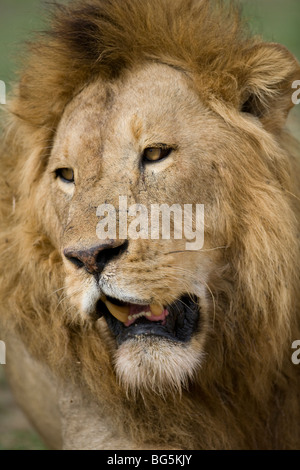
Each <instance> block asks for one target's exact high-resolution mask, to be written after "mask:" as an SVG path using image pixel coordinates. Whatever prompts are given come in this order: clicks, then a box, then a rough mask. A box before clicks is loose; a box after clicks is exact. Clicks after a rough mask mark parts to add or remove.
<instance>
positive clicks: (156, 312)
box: [97, 295, 200, 345]
mask: <svg viewBox="0 0 300 470" xmlns="http://www.w3.org/2000/svg"><path fill="white" fill-rule="evenodd" d="M97 314H98V316H99V317H100V316H104V318H105V319H106V322H107V324H108V327H109V328H110V330H111V332H112V333H113V334H114V336H115V337H116V340H117V343H118V344H119V345H120V344H121V343H123V342H124V341H126V340H128V339H132V338H135V337H137V336H140V335H144V336H162V337H165V338H168V339H169V340H172V341H176V342H187V341H189V340H190V339H191V336H192V334H193V333H194V332H195V331H196V329H197V326H198V323H199V317H200V310H199V305H198V303H197V299H196V298H194V297H191V296H188V295H185V296H182V297H181V298H180V299H178V300H176V301H175V302H173V303H172V304H170V305H166V306H164V307H159V306H157V305H138V304H130V303H125V302H121V301H119V300H117V299H114V298H112V297H108V296H103V297H102V299H101V300H99V301H98V302H97Z"/></svg>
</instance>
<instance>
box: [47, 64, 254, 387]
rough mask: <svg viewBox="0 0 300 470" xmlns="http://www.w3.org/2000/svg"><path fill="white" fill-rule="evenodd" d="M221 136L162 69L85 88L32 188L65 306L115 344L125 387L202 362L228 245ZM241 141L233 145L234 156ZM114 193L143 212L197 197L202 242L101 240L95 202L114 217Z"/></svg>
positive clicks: (159, 380) (181, 378) (171, 381)
mask: <svg viewBox="0 0 300 470" xmlns="http://www.w3.org/2000/svg"><path fill="white" fill-rule="evenodd" d="M249 119H250V118H249ZM230 132H233V131H230V130H229V129H225V126H224V125H223V124H222V121H221V119H220V117H218V116H217V115H215V114H214V113H213V112H212V111H210V110H209V109H208V108H207V107H205V106H204V105H203V104H202V103H201V101H200V99H199V97H198V95H197V94H196V92H195V91H194V89H193V84H192V81H191V80H190V79H189V78H188V77H187V76H186V75H185V74H184V73H182V72H181V71H177V70H175V69H172V68H171V67H168V66H165V65H162V64H151V65H146V66H144V67H142V68H140V69H139V70H138V71H135V73H132V72H128V73H127V74H126V76H125V77H123V78H122V79H119V80H118V81H115V82H113V83H112V82H110V83H105V82H104V81H100V80H99V81H97V82H94V83H92V84H90V85H89V86H87V87H86V88H85V89H84V90H82V91H81V92H80V94H78V95H77V97H76V98H75V99H74V100H73V101H72V102H71V103H70V104H69V105H68V107H67V108H66V110H65V113H64V115H63V118H62V120H61V122H60V125H59V128H58V131H57V135H56V138H55V142H54V146H53V151H52V154H51V157H50V161H49V165H48V171H47V173H46V174H45V176H44V179H43V181H42V182H41V184H43V185H47V186H48V187H49V191H50V193H51V198H52V201H53V205H54V208H55V212H56V217H57V222H56V225H55V228H54V226H53V229H52V230H53V233H52V238H53V240H54V241H55V243H56V244H57V248H58V249H59V251H60V252H61V254H62V257H63V260H64V267H65V273H66V278H65V279H66V280H65V285H66V290H67V298H68V302H69V303H70V306H72V308H71V310H70V311H72V312H73V314H74V312H78V313H79V314H80V315H81V317H82V318H83V319H87V320H88V319H90V320H91V321H97V322H98V325H99V328H101V329H102V330H107V331H108V332H109V335H110V337H111V338H113V339H115V341H114V342H111V344H113V346H112V347H111V350H112V356H113V361H114V362H115V366H116V371H117V374H118V376H119V378H120V379H121V381H123V383H124V385H125V386H126V387H127V388H132V389H135V388H138V387H139V386H143V387H146V388H147V387H151V388H152V389H156V390H162V389H166V387H168V386H173V387H175V388H179V387H180V386H181V385H182V384H183V383H185V382H186V380H187V379H190V378H192V376H193V374H194V373H195V370H196V369H198V368H199V367H200V366H201V362H202V360H203V358H204V357H205V335H206V330H207V328H208V326H209V321H210V320H212V319H213V316H214V299H213V295H212V292H211V289H210V287H209V286H210V285H212V283H213V282H214V281H213V279H214V278H217V276H218V272H219V271H221V269H222V268H223V265H224V261H223V258H222V252H223V250H222V246H221V245H224V244H226V242H227V241H226V239H224V234H223V232H222V221H221V219H220V218H219V219H218V217H219V212H218V211H220V210H221V209H220V207H219V206H220V199H221V197H222V194H221V192H220V191H221V190H220V187H221V186H222V188H223V189H222V191H224V192H225V194H226V192H228V191H234V187H233V185H232V187H231V188H227V187H226V183H224V182H223V184H222V185H221V184H220V180H219V177H220V176H219V172H216V165H221V166H222V165H223V167H224V168H226V166H227V165H228V164H229V162H226V158H228V156H229V155H230V152H229V151H228V149H227V151H226V152H224V148H226V139H227V138H228V135H229V134H230ZM216 136H218V138H216ZM240 145H242V144H238V143H237V144H236V146H235V147H232V149H230V150H231V152H238V151H242V150H241V147H240ZM244 145H246V144H244ZM224 155H225V156H224ZM226 155H227V157H226ZM216 161H217V162H218V164H217V163H216ZM224 174H225V173H224ZM224 180H226V177H225V176H224ZM120 196H122V197H126V198H127V205H128V207H129V206H131V205H133V204H142V205H144V206H146V207H147V208H148V209H149V210H150V207H151V205H152V204H167V205H169V206H172V205H173V204H180V205H181V206H182V207H183V205H184V204H192V205H196V204H204V206H205V244H204V247H203V249H202V250H198V251H192V250H191V251H188V250H186V242H187V240H186V239H185V238H184V236H183V237H182V239H176V238H174V237H172V236H171V237H170V240H165V239H151V236H148V238H145V239H136V240H134V239H130V237H128V240H125V239H118V237H116V238H115V239H106V240H105V239H99V237H98V236H97V231H96V230H97V224H98V223H99V217H98V216H97V208H98V207H99V206H100V205H102V204H111V205H112V206H113V207H114V208H116V219H117V222H118V223H119V222H120V217H121V212H120V211H119V210H118V208H119V203H120V200H119V197H120ZM227 199H228V198H227ZM229 217H230V215H229V212H228V218H229ZM216 219H217V220H218V221H219V223H218V224H216V223H215V221H216ZM227 222H228V220H227ZM57 225H58V226H59V231H58V232H59V236H57ZM216 225H218V227H219V231H217V230H216V229H215V230H214V231H213V230H212V227H214V226H216ZM48 230H49V228H48ZM223 248H224V247H223ZM75 315H76V313H75Z"/></svg>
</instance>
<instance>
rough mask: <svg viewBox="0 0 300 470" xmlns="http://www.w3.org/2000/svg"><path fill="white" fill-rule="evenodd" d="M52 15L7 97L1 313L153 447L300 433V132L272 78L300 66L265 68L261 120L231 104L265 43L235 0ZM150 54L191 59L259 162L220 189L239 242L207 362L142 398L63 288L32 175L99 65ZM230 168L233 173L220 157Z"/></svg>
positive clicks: (110, 6) (194, 72) (80, 7)
mask: <svg viewBox="0 0 300 470" xmlns="http://www.w3.org/2000/svg"><path fill="white" fill-rule="evenodd" d="M212 4H213V6H214V7H213V8H212ZM51 24H52V26H51V29H50V31H49V32H47V33H43V34H41V35H39V37H38V38H36V40H35V41H34V42H33V43H32V44H31V46H30V55H29V58H28V57H27V58H26V66H25V67H24V70H23V72H22V74H21V79H20V83H19V85H18V86H16V87H15V90H14V93H13V96H12V98H11V100H10V102H9V104H8V106H7V111H8V112H7V113H6V114H7V117H6V127H5V136H4V139H3V145H2V149H1V162H0V165H1V169H0V173H1V180H2V181H1V206H0V209H1V218H2V228H1V234H0V237H1V238H0V244H1V245H0V250H1V282H0V297H1V321H2V324H3V325H4V326H5V328H8V329H15V330H16V331H17V332H18V333H19V334H20V335H21V337H22V339H23V341H24V342H25V343H26V345H27V347H28V349H29V350H30V351H31V353H32V354H33V355H34V356H35V357H37V358H39V359H40V360H42V361H45V362H46V363H47V364H48V365H49V366H50V367H51V368H52V369H53V370H54V372H55V373H57V374H59V375H60V376H61V377H62V378H63V379H66V380H73V381H75V382H76V383H77V385H78V386H80V387H82V388H83V389H87V390H89V393H91V394H92V395H93V396H94V397H95V398H96V399H97V401H98V402H99V403H100V404H101V406H102V407H104V408H105V409H108V410H111V415H112V420H114V421H115V422H117V423H118V426H119V427H120V429H124V430H126V432H128V433H129V434H130V435H131V436H132V438H134V440H135V441H136V442H141V443H145V442H148V443H150V445H151V443H152V445H155V442H157V439H158V437H159V442H160V445H161V447H162V448H163V446H164V445H165V446H171V447H173V448H185V449H187V448H237V447H239V448H257V447H258V448H259V447H260V448H263V447H272V446H274V447H287V448H289V447H296V446H297V442H299V423H300V415H299V397H297V393H296V388H297V382H296V379H295V367H296V366H294V365H293V364H292V363H291V360H290V356H291V343H292V341H293V340H294V339H297V338H300V331H299V314H300V305H299V298H300V283H299V235H298V236H297V234H298V232H299V227H298V224H299V213H298V212H297V208H296V206H297V203H298V206H299V200H298V199H296V197H299V193H297V192H296V191H297V189H296V185H295V182H294V180H296V179H297V178H294V179H293V177H294V175H295V174H298V178H299V175H300V173H297V172H298V171H299V170H298V169H296V163H295V159H294V157H293V153H294V150H292V147H293V146H294V144H293V143H292V141H291V139H290V138H289V137H288V136H287V135H286V134H285V133H284V132H283V131H281V130H280V131H279V130H278V128H279V127H280V123H281V122H282V120H283V117H284V116H283V115H284V110H283V108H282V107H281V106H280V103H279V104H278V106H276V109H275V108H274V109H271V106H272V100H273V98H274V96H275V95H276V90H275V88H276V84H277V83H280V82H281V81H283V80H289V81H291V80H293V79H295V78H294V69H295V67H294V65H293V64H291V65H290V68H289V65H288V63H286V64H285V65H284V67H282V70H281V69H280V67H279V68H278V73H277V75H276V77H274V79H273V85H274V86H270V87H269V88H268V87H267V86H264V85H263V84H262V83H260V82H259V80H261V77H260V75H258V76H257V77H256V78H254V79H253V81H252V88H253V89H254V90H255V92H256V95H255V96H256V99H257V101H258V102H259V103H261V104H260V106H262V107H263V110H260V111H262V112H263V118H262V122H263V126H264V127H262V128H261V130H258V129H257V126H254V125H253V126H251V124H250V123H249V124H248V126H246V125H245V124H244V123H243V122H242V121H239V120H238V119H237V117H236V114H234V112H231V111H230V109H233V108H234V107H236V106H238V104H239V103H240V102H241V101H242V100H243V99H244V98H245V93H246V92H245V83H246V82H247V77H248V75H247V74H248V70H249V68H251V60H250V59H249V61H248V68H247V67H245V57H247V56H248V55H249V51H250V50H253V48H258V49H259V47H260V45H261V43H262V41H261V39H259V38H257V37H252V36H251V35H250V34H249V33H248V32H247V30H246V29H245V26H244V24H243V22H242V21H241V19H240V16H239V14H238V11H237V9H236V7H235V6H234V5H233V4H231V6H224V2H217V1H216V2H211V1H208V0H202V1H200V0H199V1H197V0H164V1H162V0H151V1H150V0H143V1H142V0H88V1H86V2H72V4H71V5H70V6H57V7H56V8H55V11H54V13H53V16H52V19H51ZM249 57H250V55H249ZM278 57H279V58H280V57H281V49H280V48H278ZM143 61H159V62H163V63H165V64H168V65H170V66H172V67H176V68H179V69H183V70H185V71H187V72H188V73H189V74H190V76H192V77H193V81H194V83H195V86H196V88H197V89H198V90H201V98H202V99H203V100H204V101H205V102H206V103H207V104H208V105H209V106H210V107H211V109H213V110H214V111H215V112H217V113H218V114H220V115H221V116H222V117H223V119H224V122H226V123H227V124H228V125H229V126H234V127H235V128H236V129H237V131H238V132H239V135H240V136H243V135H247V138H248V139H251V142H252V144H253V148H255V149H257V152H258V153H260V154H261V155H262V159H261V160H262V163H261V167H258V168H256V169H253V172H252V175H251V176H249V175H246V174H245V173H244V170H243V168H241V165H240V162H233V163H232V168H234V171H235V174H234V175H233V178H232V180H233V181H232V187H233V188H235V190H234V191H233V192H232V194H234V196H233V195H232V196H231V194H228V199H227V201H220V204H221V205H222V207H223V209H224V211H223V216H222V217H220V219H219V220H218V221H217V223H219V224H220V226H221V227H223V231H224V233H226V239H227V240H228V246H227V249H226V257H227V267H226V271H225V272H224V279H223V281H222V282H223V283H221V281H220V280H216V282H215V285H211V286H210V287H211V289H212V292H213V293H214V296H215V299H216V306H215V314H214V325H213V328H211V330H209V331H208V332H207V334H208V336H209V339H210V340H209V341H208V342H207V344H208V350H206V351H205V353H206V354H207V356H208V357H209V361H206V362H205V364H204V365H203V367H202V368H201V370H200V371H198V373H197V376H196V377H195V382H194V383H192V384H190V386H189V389H188V390H182V394H181V396H176V397H171V396H165V397H160V396H157V395H151V393H146V392H145V393H144V394H143V396H142V397H141V396H137V397H136V398H135V399H134V400H133V399H130V397H129V398H128V397H127V396H126V393H125V392H124V391H123V390H122V388H121V387H119V385H118V384H117V382H116V379H115V373H114V369H113V365H112V364H111V359H110V352H109V351H110V347H111V341H112V340H111V339H110V338H102V337H99V332H98V331H97V330H96V327H95V325H94V324H91V323H88V322H87V323H85V322H84V321H82V322H81V323H79V320H76V322H75V321H73V320H72V318H71V317H70V315H69V314H68V304H67V300H64V299H62V298H61V293H60V292H59V291H58V290H59V289H60V288H61V287H62V286H63V282H64V275H63V269H62V262H61V255H60V253H58V252H57V251H56V250H55V248H54V247H53V245H52V243H51V238H50V236H49V234H48V233H47V226H48V225H49V224H48V222H49V223H50V221H48V217H49V214H48V211H47V204H48V196H47V194H46V192H42V191H40V190H39V191H37V190H36V187H37V184H36V183H37V181H39V179H40V177H41V174H42V173H43V171H44V169H45V167H46V165H47V160H48V156H49V152H50V149H51V145H52V142H53V138H54V135H55V131H56V128H57V125H58V123H59V121H60V118H61V116H62V113H63V111H64V109H65V107H66V105H67V103H69V102H70V101H71V100H72V98H73V97H74V96H75V95H76V94H77V93H79V92H80V90H81V89H82V88H83V87H84V86H85V85H86V83H89V82H90V81H91V80H93V79H94V77H97V76H101V77H102V78H104V79H106V80H113V79H115V78H117V77H119V76H120V75H121V74H122V71H123V70H125V69H128V68H134V67H135V66H136V65H138V64H140V63H142V62H143ZM283 69H284V70H283ZM298 78H299V77H298ZM255 80H256V81H255ZM265 129H267V131H266V130H265ZM277 130H278V132H277ZM275 132H276V139H275V138H274V135H273V134H274V133H275ZM291 162H294V163H291ZM292 165H294V166H292ZM291 168H292V169H291ZM262 174H264V175H265V178H264V179H263V178H261V175H262ZM256 176H258V179H259V183H258V182H257V181H258V179H257V180H256V179H255V177H256ZM223 177H224V178H225V179H226V178H228V179H229V178H230V175H228V174H226V171H224V175H223ZM237 181H238V186H239V187H240V189H239V190H237V189H236V186H237V183H236V182H237ZM263 181H264V182H263ZM231 198H232V199H231ZM249 207H252V209H250V210H249V211H248V210H247V209H248V208H249ZM242 209H243V210H242ZM229 211H232V213H234V212H235V213H236V214H237V215H236V217H235V218H234V219H233V216H232V213H231V214H229ZM228 215H230V217H227V216H228ZM228 218H230V220H235V223H234V225H231V226H228V224H227V220H228ZM298 388H299V384H298ZM145 417H146V418H145ZM279 428H280V429H281V432H280V434H278V436H277V434H276V432H275V433H274V429H275V430H276V429H277V430H278V429H279ZM124 432H125V431H124ZM283 436H284V439H283Z"/></svg>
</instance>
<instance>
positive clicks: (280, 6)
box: [0, 0, 300, 450]
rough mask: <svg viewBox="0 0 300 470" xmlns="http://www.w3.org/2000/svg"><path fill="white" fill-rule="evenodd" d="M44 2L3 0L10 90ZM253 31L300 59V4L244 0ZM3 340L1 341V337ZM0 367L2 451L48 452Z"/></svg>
mask: <svg viewBox="0 0 300 470" xmlns="http://www.w3.org/2000/svg"><path fill="white" fill-rule="evenodd" d="M46 3H47V2H44V1H41V0H0V80H3V81H4V82H5V83H6V86H7V90H9V89H10V83H12V82H13V80H14V79H15V71H16V70H17V68H18V62H19V61H20V59H22V54H23V50H24V42H25V41H26V40H27V39H28V38H29V37H30V32H32V31H35V30H41V29H43V28H44V25H45V22H44V21H43V20H42V18H44V9H45V5H46ZM241 3H242V5H243V7H244V14H245V16H246V17H247V18H248V20H249V22H250V24H251V27H252V29H253V31H254V32H255V33H257V34H261V35H262V36H263V37H264V38H265V39H266V40H268V41H275V42H279V43H281V44H284V45H285V46H286V47H288V49H289V50H290V51H291V52H292V53H293V54H294V55H295V56H296V57H297V58H298V60H300V23H299V21H300V1H299V0H241ZM299 80H300V76H299ZM288 126H289V127H290V129H291V130H292V132H293V133H294V134H295V135H297V136H298V137H300V105H299V106H296V107H295V108H294V110H293V111H292V113H291V116H290V118H289V121H288ZM0 339H1V338H0ZM4 370H5V366H1V365H0V450H3V449H13V450H21V449H32V450H40V449H44V448H45V447H44V445H43V444H42V442H41V441H40V440H39V438H38V436H37V435H36V433H35V432H34V431H33V430H32V429H31V427H30V425H29V424H28V422H27V421H26V419H25V417H24V416H23V415H22V413H21V411H20V410H19V409H18V408H17V406H16V405H15V403H14V401H13V398H12V396H11V394H10V392H9V390H8V387H7V384H6V381H5V378H4Z"/></svg>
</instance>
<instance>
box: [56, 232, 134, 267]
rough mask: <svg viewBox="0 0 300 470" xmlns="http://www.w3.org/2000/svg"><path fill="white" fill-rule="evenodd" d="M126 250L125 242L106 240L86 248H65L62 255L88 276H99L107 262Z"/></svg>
mask: <svg viewBox="0 0 300 470" xmlns="http://www.w3.org/2000/svg"><path fill="white" fill-rule="evenodd" d="M127 248H128V241H127V240H107V241H106V242H105V243H102V244H98V245H94V246H90V247H87V248H82V246H81V247H80V248H78V249H77V248H74V247H72V248H65V249H64V252H63V253H64V255H65V257H66V258H67V259H68V260H69V261H70V262H71V263H73V264H74V265H75V266H77V267H78V268H83V267H84V268H85V269H86V270H87V272H89V273H90V274H100V273H101V272H102V271H103V269H104V268H105V266H106V265H107V263H109V261H111V260H112V259H113V258H116V257H118V256H120V255H121V254H122V253H123V252H124V251H126V250H127Z"/></svg>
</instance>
